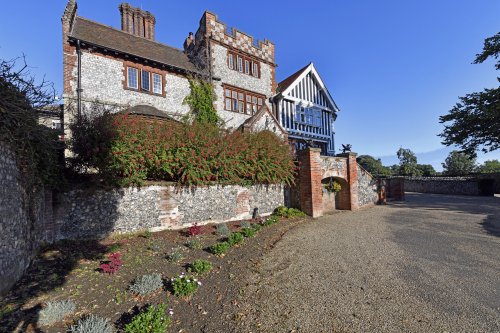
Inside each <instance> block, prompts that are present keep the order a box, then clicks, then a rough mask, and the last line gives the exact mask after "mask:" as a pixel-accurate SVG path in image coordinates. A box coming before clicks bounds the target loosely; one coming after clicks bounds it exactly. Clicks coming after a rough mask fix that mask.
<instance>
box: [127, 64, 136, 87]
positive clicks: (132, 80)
mask: <svg viewBox="0 0 500 333" xmlns="http://www.w3.org/2000/svg"><path fill="white" fill-rule="evenodd" d="M137 72H138V71H137V68H133V67H127V87H129V88H130V89H139V85H138V81H139V80H138V79H137Z"/></svg>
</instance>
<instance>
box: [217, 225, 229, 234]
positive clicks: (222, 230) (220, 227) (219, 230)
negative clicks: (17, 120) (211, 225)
mask: <svg viewBox="0 0 500 333" xmlns="http://www.w3.org/2000/svg"><path fill="white" fill-rule="evenodd" d="M230 234H231V230H229V227H228V226H227V224H217V235H219V236H226V237H229V235H230Z"/></svg>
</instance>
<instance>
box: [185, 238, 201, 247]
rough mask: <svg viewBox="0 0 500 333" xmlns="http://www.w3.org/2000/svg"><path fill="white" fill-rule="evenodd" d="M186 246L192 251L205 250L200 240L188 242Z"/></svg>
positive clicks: (195, 239) (194, 239)
mask: <svg viewBox="0 0 500 333" xmlns="http://www.w3.org/2000/svg"><path fill="white" fill-rule="evenodd" d="M186 246H187V247H188V248H190V249H191V250H201V249H202V248H203V244H201V241H200V240H199V239H198V238H193V239H190V240H188V241H187V243H186Z"/></svg>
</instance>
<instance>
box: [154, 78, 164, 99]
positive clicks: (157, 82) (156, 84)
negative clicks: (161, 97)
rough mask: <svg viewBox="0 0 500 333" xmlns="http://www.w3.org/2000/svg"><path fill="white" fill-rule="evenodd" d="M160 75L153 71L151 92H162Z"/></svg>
mask: <svg viewBox="0 0 500 333" xmlns="http://www.w3.org/2000/svg"><path fill="white" fill-rule="evenodd" d="M162 83H163V82H162V77H161V75H160V74H156V73H153V92H154V93H155V94H161V93H162V88H163V87H162V86H163V84H162Z"/></svg>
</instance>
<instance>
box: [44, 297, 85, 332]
mask: <svg viewBox="0 0 500 333" xmlns="http://www.w3.org/2000/svg"><path fill="white" fill-rule="evenodd" d="M75 308H76V305H75V303H74V302H73V301H72V300H65V301H54V302H47V306H46V307H45V308H43V309H42V310H40V312H39V314H38V325H40V326H49V325H52V324H54V323H57V322H58V321H61V320H63V319H64V317H66V316H68V315H70V314H72V313H73V312H75Z"/></svg>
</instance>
